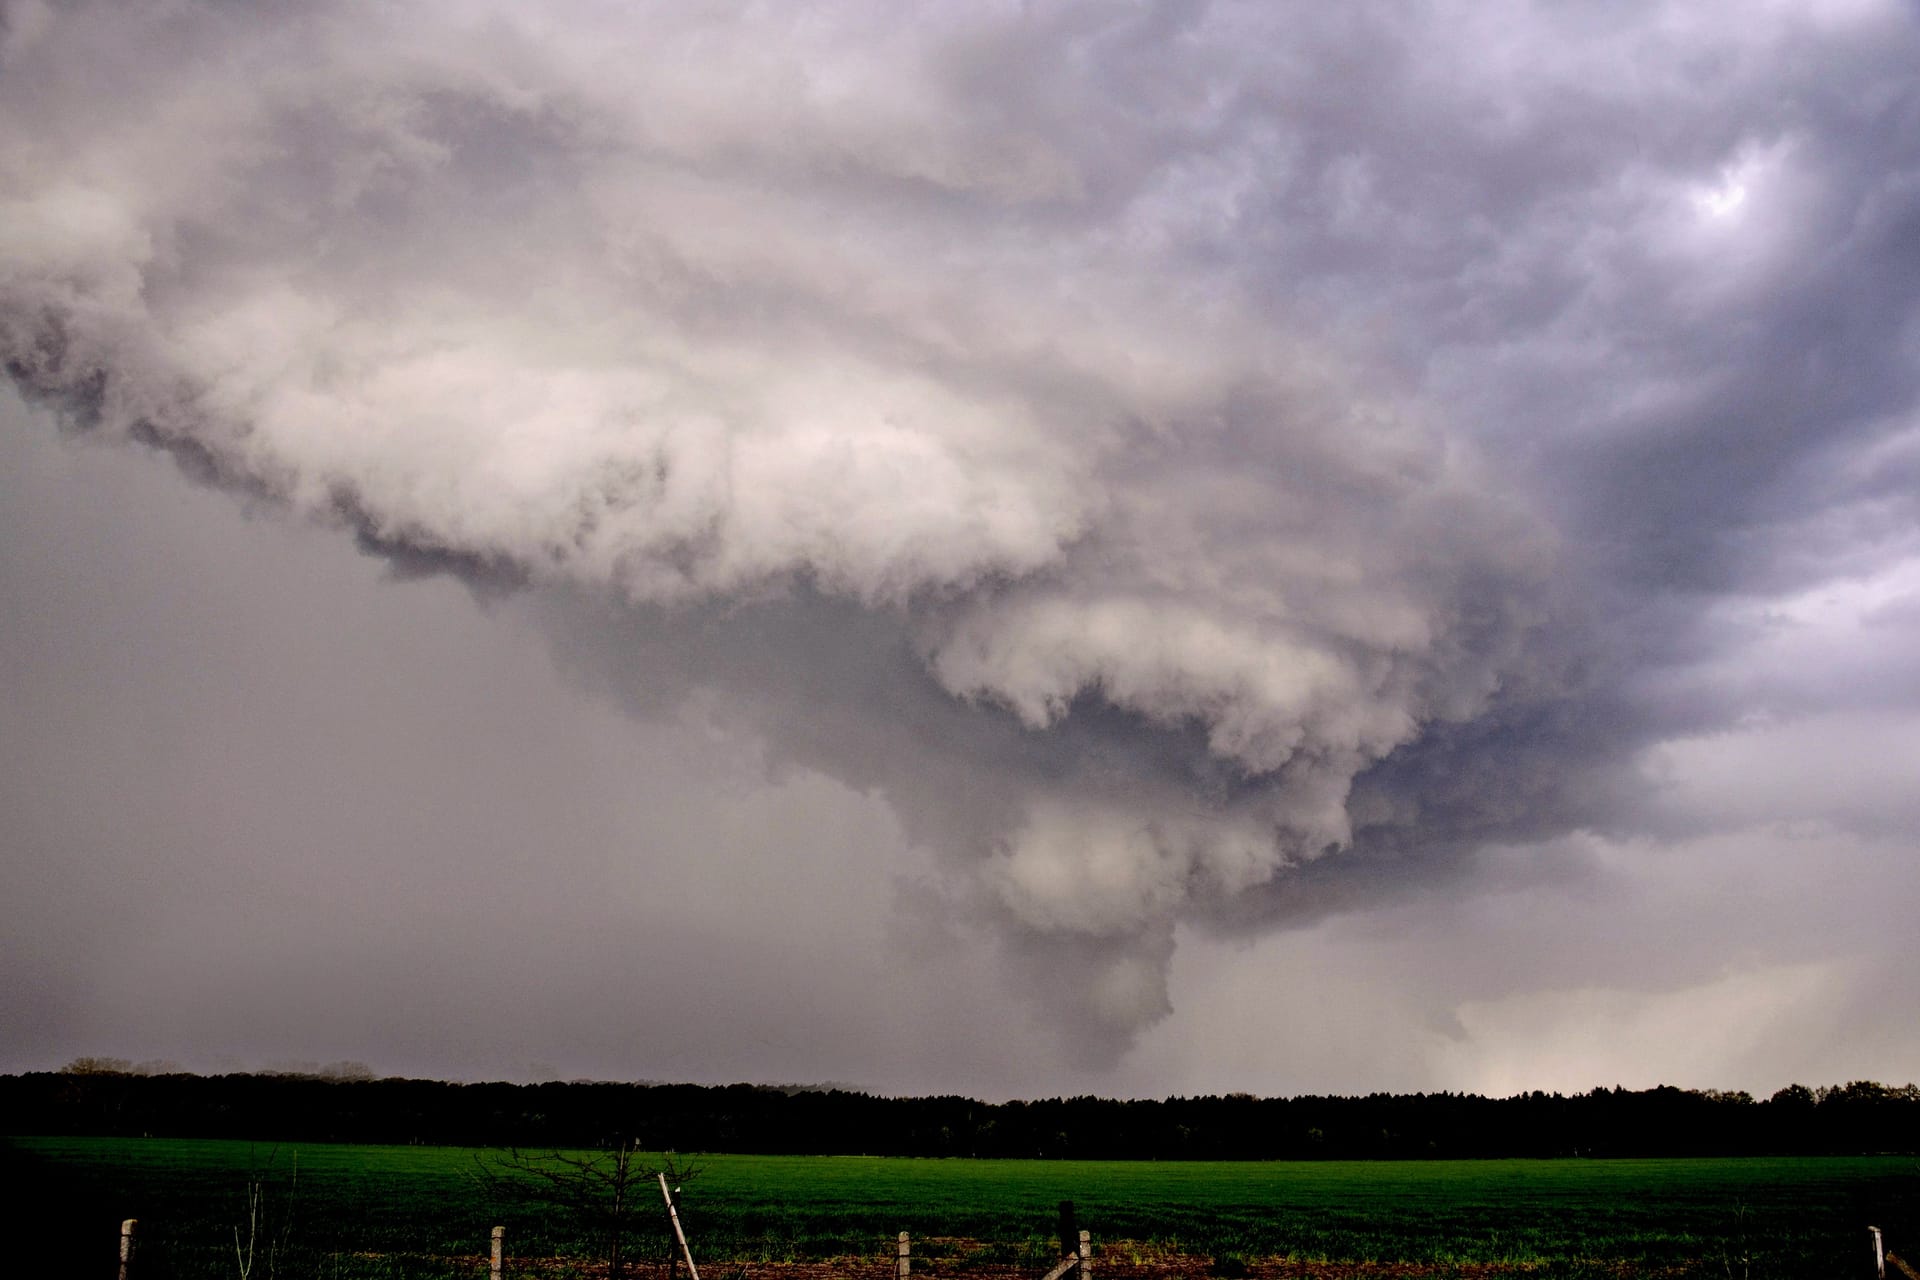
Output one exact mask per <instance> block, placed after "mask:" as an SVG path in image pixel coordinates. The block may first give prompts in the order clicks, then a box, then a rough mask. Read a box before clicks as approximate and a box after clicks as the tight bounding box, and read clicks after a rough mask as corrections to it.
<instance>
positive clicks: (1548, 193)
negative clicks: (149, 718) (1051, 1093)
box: [0, 3, 1920, 1056]
mask: <svg viewBox="0 0 1920 1280" xmlns="http://www.w3.org/2000/svg"><path fill="white" fill-rule="evenodd" d="M292 12H293V14H294V15H295V16H293V17H290V18H287V19H286V20H282V21H274V22H269V21H267V20H265V19H260V18H255V17H250V16H249V15H248V13H247V12H246V11H242V10H230V9H221V8H217V7H199V6H192V5H188V6H173V7H136V8H134V9H133V10H131V11H129V10H126V9H125V8H124V7H121V6H114V7H107V6H89V5H84V4H82V5H73V6H66V7H62V8H52V7H48V6H45V5H42V4H37V3H32V4H21V5H17V6H16V7H15V8H14V9H12V10H10V11H9V14H8V23H7V27H6V35H5V41H6V43H5V51H4V57H5V64H4V66H5V73H6V74H5V77H4V79H0V172H4V173H5V175H6V176H7V179H8V184H7V185H8V188H9V190H10V191H11V192H12V193H13V194H11V195H10V196H8V197H7V199H6V201H5V204H4V208H3V209H0V246H4V256H3V257H0V353H3V354H4V356H5V359H6V362H7V368H8V369H9V371H10V373H11V374H12V376H13V378H14V380H15V382H16V383H17V384H18V385H19V386H20V387H22V388H23V389H24V390H26V391H28V392H30V393H31V394H33V395H36V396H39V397H42V398H45V399H47V400H49V401H50V402H53V403H57V404H60V405H63V406H65V408H66V410H67V412H68V413H69V415H70V417H71V418H72V421H73V422H74V423H75V424H76V425H78V426H80V427H82V428H84V429H85V430H87V431H89V432H91V433H93V434H96V435H100V436H105V437H119V438H126V439H131V440H134V441H139V442H142V443H145V444H149V445H154V446H157V447H159V448H160V449H163V450H165V451H168V452H170V453H172V454H173V455H174V457H175V458H176V460H178V461H180V462H181V464H182V465H183V466H184V467H186V468H187V469H188V470H189V471H191V472H193V473H195V474H196V475H198V476H199V477H200V478H202V479H204V480H207V481H209V482H212V483H215V484H218V485H222V486H224V487H229V488H233V489H237V490H240V491H243V492H247V493H250V494H253V495H255V497H256V498H257V499H264V500H266V501H269V502H270V503H271V504H273V505H275V506H278V507H280V508H282V509H285V510H289V511H292V512H296V513H299V514H303V515H306V516H310V517H312V518H314V519H316V520H319V521H321V522H323V523H328V524H332V525H335V526H338V527H343V528H344V529H345V530H347V531H348V532H349V533H351V534H352V536H353V537H354V539H355V540H356V541H357V543H358V544H359V545H360V546H361V547H362V549H364V550H366V551H368V552H369V553H371V554H374V555H377V556H380V557H382V558H384V559H385V560H386V561H388V562H389V563H390V564H391V565H392V566H393V567H394V569H395V570H396V571H397V572H399V573H401V574H403V575H417V574H423V573H424V574H433V573H441V572H444V573H451V574H453V575H455V576H457V577H460V578H462V579H463V580H466V581H468V582H470V583H473V584H475V585H479V586H485V587H487V588H488V589H508V590H519V591H523V592H524V593H525V594H526V596H527V598H528V600H529V604H528V608H530V609H531V610H532V611H533V613H534V614H535V615H536V616H538V617H539V618H540V619H541V620H542V624H543V626H544V627H545V628H546V629H547V631H548V633H549V634H550V636H551V638H552V639H553V642H554V645H555V648H556V652H558V653H559V654H560V655H561V657H562V661H563V665H565V666H566V667H567V669H568V670H569V671H571V672H572V673H573V675H574V678H575V680H576V682H577V683H579V684H581V685H582V686H584V687H587V688H591V689H593V690H595V691H596V692H597V693H599V694H601V695H603V696H606V697H608V698H610V699H611V700H612V701H614V702H615V703H616V704H618V705H621V706H624V707H626V708H627V709H629V710H631V711H634V712H636V713H637V714H639V715H641V716H643V717H651V718H655V719H661V720H667V719H672V718H674V717H680V716H685V715H688V714H692V713H693V712H694V711H697V712H698V714H700V715H704V716H709V717H711V718H712V719H713V720H714V722H715V723H717V724H720V725H722V726H724V727H725V729H726V731H727V732H728V733H729V734H731V735H733V736H734V737H735V738H736V739H738V740H741V741H752V742H755V743H757V749H758V750H759V751H760V752H762V761H763V763H764V764H765V765H766V766H767V767H769V768H771V769H772V770H773V771H774V773H775V774H776V776H777V775H778V774H779V773H780V771H781V770H785V769H798V770H817V771H821V772H824V773H826V774H828V775H831V776H832V777H834V778H837V779H839V780H841V781H842V782H843V783H845V784H846V785H848V786H850V787H853V788H855V789H857V790H860V791H865V792H870V793H873V794H876V795H878V796H880V797H882V798H884V800H885V801H886V802H887V804H888V805H889V806H891V808H892V809H893V811H894V812H895V813H896V814H897V816H898V818H899V821H900V823H901V826H902V829H903V831H904V833H905V835H906V837H907V838H908V839H909V840H910V841H912V842H914V843H916V844H918V845H921V846H924V847H926V848H928V849H931V850H933V851H934V853H935V856H936V858H937V859H938V865H939V866H940V867H941V868H942V870H943V876H944V879H943V882H942V885H943V887H942V888H941V889H940V890H939V891H938V892H937V893H936V894H935V895H934V898H935V900H936V901H937V902H938V904H939V905H938V908H937V909H938V910H940V911H944V912H950V913H955V914H957V915H959V916H962V917H964V918H966V919H969V920H973V921H976V922H988V924H989V927H991V928H992V929H994V930H996V931H997V932H998V933H1000V934H1001V935H1002V936H1003V937H1004V938H1005V939H1006V941H1005V951H1006V954H1007V955H1008V956H1009V957H1010V958H1011V959H1012V960H1013V961H1014V962H1015V963H1016V964H1019V965H1022V966H1024V971H1025V972H1027V973H1029V974H1038V975H1042V976H1041V978H1040V979H1030V980H1029V981H1028V984H1027V985H1028V986H1029V989H1031V990H1037V991H1039V992H1040V994H1041V995H1042V996H1043V997H1044V998H1045V999H1046V1000H1047V1002H1048V1004H1049V1006H1050V1007H1053V1008H1056V1009H1066V1008H1074V1009H1077V1010H1078V1012H1077V1013H1076V1014H1075V1015H1073V1020H1075V1021H1076V1022H1077V1025H1078V1027H1079V1031H1080V1035H1079V1036H1078V1038H1077V1039H1076V1040H1075V1043H1076V1045H1078V1046H1079V1047H1080V1049H1081V1050H1082V1051H1084V1052H1085V1053H1087V1054H1090V1055H1094V1056H1098V1055H1102V1054H1110V1053H1111V1052H1112V1051H1114V1050H1115V1049H1117V1048H1119V1047H1122V1046H1124V1045H1125V1044H1126V1043H1127V1042H1128V1040H1129V1038H1130V1037H1132V1036H1133V1035H1134V1034H1135V1033H1136V1032H1137V1031H1138V1029H1139V1028H1141V1027H1142V1026H1145V1025H1149V1024H1151V1023H1152V1022H1154V1021H1156V1020H1157V1019H1160V1018H1163V1017H1165V1016H1166V1014H1167V1011H1168V1009H1169V1003H1168V994H1167V986H1166V973H1167V966H1168V964H1169V958H1170V956H1171V954H1172V951H1173V946H1174V939H1175V934H1176V930H1177V929H1178V928H1179V927H1181V926H1183V925H1198V926H1201V927H1202V928H1220V929H1224V930H1227V931H1230V932H1238V931H1243V930H1247V929H1254V928H1266V927H1270V926H1272V925H1273V924H1274V923H1276V922H1291V923H1295V924H1305V923H1310V922H1313V921H1315V920H1319V919H1322V918H1324V917H1326V916H1327V915H1328V914H1329V913H1334V912H1341V911H1347V910H1351V909H1354V908H1356V907H1358V906H1360V905H1362V904H1369V903H1372V904H1378V903H1380V902H1382V901H1400V900H1404V899H1406V898H1407V897H1409V896H1411V895H1417V894H1419V893H1421V892H1423V891H1424V890H1426V889H1429V888H1431V887H1434V886H1437V885H1441V884H1454V883H1464V882H1466V881H1468V880H1470V879H1471V877H1472V876H1473V875H1475V874H1476V870H1475V868H1476V867H1477V866H1478V865H1479V864H1478V863H1477V861H1476V855H1477V854H1478V852H1479V851H1480V850H1482V849H1484V848H1485V847H1486V846H1488V845H1521V844H1527V843H1529V842H1541V841H1548V840H1551V839H1553V838H1555V837H1557V836H1561V835H1563V834H1565V833H1567V832H1569V831H1589V832H1604V833H1609V834H1613V835H1627V834H1631V833H1633V832H1634V831H1635V830H1641V829H1650V828H1651V827H1652V826H1654V825H1658V823H1659V822H1665V821H1667V819H1656V818H1654V817H1650V816H1647V811H1646V810H1645V804H1646V792H1645V780H1644V777H1643V776H1642V768H1643V765H1644V753H1645V751H1646V749H1647V748H1648V747H1649V746H1650V745H1651V744H1653V743H1655V742H1657V741H1660V740H1662V739H1665V738H1670V737H1675V736H1681V735H1702V734H1707V733H1710V732H1713V731H1716V730H1720V729H1724V728H1727V727H1729V726H1731V725H1733V724H1735V723H1736V722H1738V721H1739V719H1740V717H1741V716H1743V715H1747V714H1750V713H1751V712H1753V711H1754V710H1755V708H1756V707H1766V708H1768V709H1770V710H1783V711H1793V710H1794V709H1796V708H1799V709H1801V710H1805V709H1808V708H1821V707H1830V706H1833V705H1836V701H1835V700H1836V698H1838V697H1839V696H1840V695H1839V694H1837V693H1836V692H1834V691H1833V690H1828V689H1824V688H1822V687H1820V686H1819V684H1818V682H1810V681H1808V680H1806V679H1804V678H1802V677H1799V676H1796V675H1792V674H1791V673H1789V672H1787V671H1785V670H1784V669H1783V667H1782V662H1781V659H1780V657H1779V655H1778V654H1775V653H1773V651H1772V650H1770V649H1769V647H1768V644H1767V643H1763V642H1762V635H1763V628H1762V626H1761V621H1760V620H1761V619H1762V618H1763V616H1764V615H1765V613H1766V610H1767V608H1768V607H1769V606H1768V601H1772V600H1776V598H1782V599H1783V598H1785V597H1786V596H1788V595H1790V594H1791V593H1793V592H1796V591H1805V590H1810V589H1813V588H1814V587H1817V586H1818V585H1819V584H1821V583H1824V582H1828V581H1831V580H1833V579H1835V578H1836V577H1839V576H1850V577H1853V578H1863V577H1864V578H1870V577H1873V576H1874V575H1876V574H1884V573H1887V572H1892V571H1893V570H1895V569H1896V568H1897V567H1898V566H1899V565H1900V564H1901V563H1902V561H1903V560H1904V559H1906V558H1910V557H1912V556H1913V555H1914V554H1915V553H1916V551H1917V550H1920V547H1917V546H1916V539H1915V537H1914V534H1913V518H1912V517H1913V514H1914V489H1913V475H1914V466H1913V458H1914V448H1913V440H1914V433H1915V426H1914V422H1913V415H1914V409H1915V403H1916V393H1917V392H1920V378H1917V375H1916V369H1920V359H1916V356H1917V355H1920V326H1917V325H1916V322H1915V311H1914V307H1915V302H1914V298H1915V293H1914V290H1913V287H1912V282H1913V280H1914V279H1915V278H1916V275H1920V167H1916V162H1915V161H1914V159H1913V157H1914V156H1916V155H1920V92H1917V91H1916V84H1915V81H1916V77H1915V76H1914V73H1913V71H1912V67H1913V66H1914V65H1916V64H1920V40H1917V39H1916V33H1915V30H1914V24H1913V22H1912V19H1911V15H1910V14H1909V13H1907V12H1906V11H1905V10H1902V9H1899V8H1896V7H1891V6H1881V5H1875V4H1869V3H1860V4H1835V5H1825V6H1811V7H1800V8H1795V7H1788V6H1779V7H1766V8H1764V9H1763V10H1760V11H1757V12H1755V13H1753V14H1748V15H1746V16H1744V17H1742V18H1741V19H1740V20H1737V21H1721V20H1719V19H1717V18H1716V17H1715V16H1714V15H1712V14H1711V13H1710V12H1709V11H1706V10H1701V9H1697V8H1692V7H1687V8H1681V7H1666V6H1659V5H1647V6H1639V7H1635V8H1632V9H1630V10H1618V9H1606V10H1604V11H1603V10H1601V9H1598V8H1591V7H1586V6H1558V7H1551V8H1542V7H1527V6H1501V5H1494V6H1487V5H1474V6H1432V7H1427V8H1423V9H1418V10H1409V9H1407V8H1405V7H1402V6H1364V5H1350V6H1339V7H1337V8H1329V7H1325V6H1302V7H1299V8H1273V7H1268V6H1239V5H1178V4H1164V5H1137V6H1112V7H1109V6H1063V7H1059V8H1056V9H1051V10H1047V11H1044V12H1029V11H1016V10H1001V9H995V8H991V7H989V8H959V7H955V8H928V9H924V10H920V11H915V12H889V13H887V14H885V15H878V16H877V15H874V14H864V13H859V12H856V11H854V10H853V9H851V8H846V9H840V8H826V9H816V10H813V11H810V13H809V15H808V16H807V17H806V18H804V19H802V18H800V17H798V16H794V17H781V16H778V15H769V14H766V13H755V12H749V11H744V10H743V11H740V12H732V11H728V10H714V11H703V12H702V13H700V14H697V15H693V14H688V13H685V12H679V11H661V12H654V13H647V14H636V15H632V16H630V17H629V16H618V15H609V14H607V13H603V12H598V11H595V10H592V9H591V8H588V7H582V8H580V9H578V10H575V9H569V8H566V7H562V8H559V9H554V10H552V11H550V12H543V14H542V15H541V16H540V17H539V18H537V19H536V18H532V17H528V16H526V15H523V14H518V13H516V12H514V11H512V10H508V9H502V10H499V11H497V12H483V11H477V10H460V11H453V12H440V11H437V10H435V9H432V8H430V7H421V8H416V9H414V10H410V11H407V12H406V13H404V14H402V13H395V12H391V11H385V10H377V9H371V8H367V7H363V6H355V5H350V4H348V5H339V6H325V5H314V6H307V7H302V8H300V9H298V10H295V11H292ZM101 83H112V84H113V85H114V86H115V92H114V94H113V95H112V100H111V102H106V101H103V100H102V96H101V95H100V94H99V93H98V92H97V91H96V90H95V88H94V87H93V86H96V85H98V84H101ZM1874 608H1876V609H1878V610H1879V612H1877V613H1874V614H1873V616H1874V617H1876V618H1880V619H1882V621H1881V622H1880V623H1879V624H1878V625H1879V627H1880V631H1879V632H1878V633H1877V634H1880V635H1882V636H1885V635H1888V634H1895V633H1897V630H1898V628H1899V626H1900V621H1899V620H1900V619H1901V618H1902V617H1904V615H1903V614H1902V613H1901V612H1900V611H1899V609H1898V608H1897V607H1895V606H1893V605H1890V604H1877V605H1875V606H1874ZM1862 616H1865V615H1862ZM1889 619H1890V621H1889ZM1889 627H1891V628H1894V629H1895V631H1894V632H1888V631H1887V628H1889ZM1848 643H1849V645H1850V646H1852V648H1853V651H1855V652H1857V653H1858V654H1859V655H1860V657H1861V660H1862V662H1863V663H1865V664H1866V667H1865V668H1864V669H1866V670H1870V671H1871V672H1872V676H1871V681H1872V688H1873V689H1874V690H1875V691H1876V692H1874V693H1870V694H1867V695H1864V696H1866V697H1867V698H1869V699H1871V698H1873V697H1876V696H1880V695H1879V691H1882V690H1884V691H1885V693H1886V695H1887V696H1895V697H1898V696H1902V695H1900V694H1899V690H1901V689H1905V688H1909V687H1910V686H1911V684H1912V680H1913V675H1912V671H1913V667H1912V664H1911V660H1910V659H1908V658H1906V657H1905V656H1904V654H1903V652H1902V649H1903V646H1902V645H1901V644H1900V643H1899V642H1898V641H1897V640H1891V641H1889V640H1885V639H1882V640H1880V641H1877V642H1876V641H1871V640H1867V641H1856V639H1849V641H1848ZM1788 649H1789V650H1790V649H1791V645H1790V644H1789V646H1788ZM1770 655H1771V656H1770ZM1062 1016H1063V1017H1065V1015H1062Z"/></svg>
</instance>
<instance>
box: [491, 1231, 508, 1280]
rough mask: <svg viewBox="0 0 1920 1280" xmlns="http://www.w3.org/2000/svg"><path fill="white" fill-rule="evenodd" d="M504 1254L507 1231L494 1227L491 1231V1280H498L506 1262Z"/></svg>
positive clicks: (505, 1252)
mask: <svg viewBox="0 0 1920 1280" xmlns="http://www.w3.org/2000/svg"><path fill="white" fill-rule="evenodd" d="M506 1254H507V1229H506V1228H505V1227H495V1228H494V1229H493V1280H500V1270H501V1267H502V1265H503V1264H504V1263H505V1262H506Z"/></svg>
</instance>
